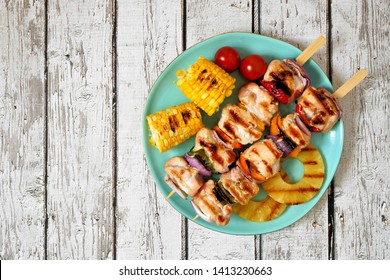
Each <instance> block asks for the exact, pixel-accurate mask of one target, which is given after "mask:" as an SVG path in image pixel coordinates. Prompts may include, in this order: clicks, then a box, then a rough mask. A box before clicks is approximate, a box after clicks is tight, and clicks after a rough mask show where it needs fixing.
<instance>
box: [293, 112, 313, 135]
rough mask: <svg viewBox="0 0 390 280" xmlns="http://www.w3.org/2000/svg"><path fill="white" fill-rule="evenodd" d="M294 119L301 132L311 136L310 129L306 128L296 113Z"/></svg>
mask: <svg viewBox="0 0 390 280" xmlns="http://www.w3.org/2000/svg"><path fill="white" fill-rule="evenodd" d="M294 120H295V123H296V124H297V126H298V127H299V129H300V130H302V132H303V133H305V134H306V135H307V136H309V137H310V136H311V132H310V130H309V129H308V128H307V126H306V125H305V123H304V122H303V121H302V120H301V118H300V117H299V115H298V114H295V115H294Z"/></svg>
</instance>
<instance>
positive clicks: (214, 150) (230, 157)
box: [199, 138, 236, 165]
mask: <svg viewBox="0 0 390 280" xmlns="http://www.w3.org/2000/svg"><path fill="white" fill-rule="evenodd" d="M199 144H200V145H201V146H203V147H205V148H206V149H207V150H208V151H209V153H210V156H209V158H210V159H211V160H212V161H213V162H217V163H218V164H220V165H225V164H226V162H233V161H234V160H235V159H236V156H235V153H234V152H233V151H232V152H231V153H227V158H226V159H225V158H224V157H222V150H223V151H224V152H225V149H224V148H223V147H220V146H218V145H216V144H214V143H212V142H208V141H207V139H206V138H200V139H199Z"/></svg>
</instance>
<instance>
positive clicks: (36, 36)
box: [0, 1, 45, 259]
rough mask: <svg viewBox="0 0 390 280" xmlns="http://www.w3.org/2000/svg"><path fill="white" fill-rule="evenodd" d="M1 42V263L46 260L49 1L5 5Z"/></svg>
mask: <svg viewBox="0 0 390 280" xmlns="http://www.w3.org/2000/svg"><path fill="white" fill-rule="evenodd" d="M0 38H1V40H0V119H1V121H0V155H1V156H0V225H1V226H0V259H43V258H44V257H45V250H44V246H45V245H44V244H45V186H44V170H45V167H44V166H45V74H44V73H45V72H44V71H45V6H44V3H43V1H1V2H0Z"/></svg>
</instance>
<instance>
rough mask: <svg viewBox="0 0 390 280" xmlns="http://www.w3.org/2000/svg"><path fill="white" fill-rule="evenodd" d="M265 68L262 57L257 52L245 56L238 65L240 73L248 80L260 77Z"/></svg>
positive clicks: (265, 64)
mask: <svg viewBox="0 0 390 280" xmlns="http://www.w3.org/2000/svg"><path fill="white" fill-rule="evenodd" d="M266 70H267V63H266V62H265V60H264V58H262V57H261V56H260V55H257V54H251V55H248V56H246V57H245V58H244V59H243V60H242V61H241V65H240V72H241V75H242V76H243V77H244V78H245V79H247V80H250V81H253V80H257V79H260V78H261V77H262V76H263V75H264V73H265V71H266Z"/></svg>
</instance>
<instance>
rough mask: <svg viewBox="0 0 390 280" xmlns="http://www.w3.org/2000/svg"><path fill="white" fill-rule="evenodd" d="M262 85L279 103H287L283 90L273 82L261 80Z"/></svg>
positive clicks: (287, 97)
mask: <svg viewBox="0 0 390 280" xmlns="http://www.w3.org/2000/svg"><path fill="white" fill-rule="evenodd" d="M261 84H262V85H263V87H265V88H266V89H267V90H268V91H269V92H270V93H271V94H272V95H273V96H274V97H275V98H276V99H277V100H278V101H279V102H280V103H283V104H287V103H288V101H289V100H288V99H289V97H290V96H288V95H287V94H286V93H285V92H284V91H283V90H281V89H280V88H277V87H276V85H275V82H268V81H264V80H263V81H261Z"/></svg>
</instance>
